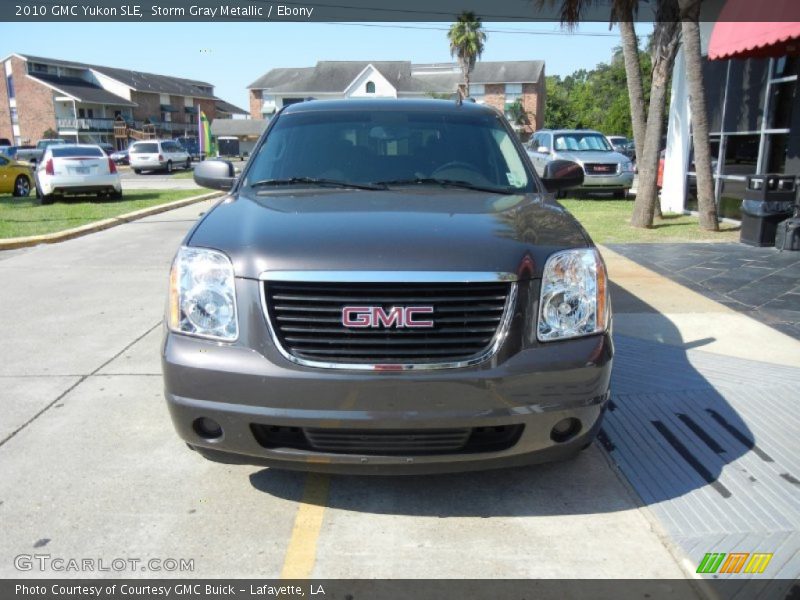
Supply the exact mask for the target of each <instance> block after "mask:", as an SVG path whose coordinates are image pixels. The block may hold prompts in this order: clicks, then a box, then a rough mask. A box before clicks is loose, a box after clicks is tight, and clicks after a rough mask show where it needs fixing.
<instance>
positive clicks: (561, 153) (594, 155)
mask: <svg viewBox="0 0 800 600" xmlns="http://www.w3.org/2000/svg"><path fill="white" fill-rule="evenodd" d="M556 157H557V158H563V159H564V160H571V161H573V162H576V163H578V164H583V163H587V162H589V163H593V162H599V163H624V162H629V161H630V159H629V158H628V157H627V156H625V155H624V154H620V153H619V152H610V151H604V150H582V151H579V152H574V151H572V152H571V151H569V150H556Z"/></svg>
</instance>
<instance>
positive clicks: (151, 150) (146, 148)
mask: <svg viewBox="0 0 800 600" xmlns="http://www.w3.org/2000/svg"><path fill="white" fill-rule="evenodd" d="M157 153H158V144H157V143H156V142H144V143H138V144H134V145H133V146H131V154H157Z"/></svg>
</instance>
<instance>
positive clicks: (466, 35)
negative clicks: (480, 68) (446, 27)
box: [447, 11, 486, 96]
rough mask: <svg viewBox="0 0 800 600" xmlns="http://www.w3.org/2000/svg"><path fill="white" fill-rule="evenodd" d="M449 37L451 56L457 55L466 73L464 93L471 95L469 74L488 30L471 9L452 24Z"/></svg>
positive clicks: (482, 47)
mask: <svg viewBox="0 0 800 600" xmlns="http://www.w3.org/2000/svg"><path fill="white" fill-rule="evenodd" d="M447 39H448V40H449V41H450V56H454V57H456V60H457V61H458V65H459V67H461V72H462V73H463V74H464V93H465V95H466V96H469V75H470V73H471V72H472V69H474V68H475V62H476V61H477V60H478V59H479V58H480V57H481V55H482V54H483V49H484V46H485V45H486V32H484V31H483V24H482V23H481V19H480V17H478V16H476V15H475V13H474V12H471V11H465V12H463V13H461V15H460V16H459V17H458V20H457V21H456V22H455V23H453V24H452V25H451V26H450V31H448V32H447Z"/></svg>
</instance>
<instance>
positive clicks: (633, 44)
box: [538, 0, 680, 227]
mask: <svg viewBox="0 0 800 600" xmlns="http://www.w3.org/2000/svg"><path fill="white" fill-rule="evenodd" d="M558 2H560V3H561V23H562V25H564V26H565V27H567V28H568V29H571V28H574V27H575V26H576V25H577V24H578V23H579V22H580V21H581V18H582V16H583V13H584V12H585V11H586V10H588V9H589V8H591V7H592V6H594V5H597V6H599V7H604V6H607V2H606V1H605V0H538V4H539V7H540V8H542V7H543V6H544V5H546V4H549V5H555V4H556V3H558ZM638 4H639V3H638V1H637V0H611V19H610V22H611V23H612V24H614V23H616V24H617V25H619V29H620V36H621V38H622V52H623V56H624V59H625V74H626V79H627V86H628V99H629V100H630V106H631V125H632V128H633V136H634V140H635V143H636V163H637V166H638V170H639V183H638V186H637V191H636V201H635V202H634V207H633V216H632V218H631V225H633V226H634V227H652V225H653V215H654V213H655V211H656V208H657V204H658V202H657V200H658V187H657V174H658V159H659V150H660V144H661V132H662V128H663V127H662V122H663V120H664V100H665V98H666V93H667V89H666V86H667V84H668V82H669V75H670V73H671V72H672V65H673V64H674V62H675V54H676V52H677V46H678V40H679V33H680V28H679V27H677V26H676V23H677V20H678V19H677V4H676V0H657V1H656V23H655V30H654V32H653V42H654V43H653V48H652V56H653V79H652V82H651V87H650V106H649V109H648V111H647V116H646V117H645V111H644V93H643V88H642V77H641V64H640V63H639V44H638V40H637V38H636V31H635V30H634V27H633V19H634V16H635V13H636V10H637V7H638ZM653 148H655V149H653Z"/></svg>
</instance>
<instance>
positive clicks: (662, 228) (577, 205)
mask: <svg viewBox="0 0 800 600" xmlns="http://www.w3.org/2000/svg"><path fill="white" fill-rule="evenodd" d="M559 202H561V204H563V205H564V206H565V207H566V208H567V210H569V211H570V212H571V213H572V214H573V215H575V218H576V219H578V221H580V222H581V225H583V226H584V227H585V228H586V231H588V232H589V235H591V236H592V239H593V240H594V241H595V243H598V244H624V243H626V242H738V241H739V226H738V225H733V224H730V223H720V225H719V227H720V231H719V232H711V231H703V230H702V229H700V226H699V225H698V222H697V217H692V216H687V215H678V214H665V215H664V218H663V219H656V220H655V221H654V222H653V228H652V229H637V228H635V227H631V226H630V224H629V223H630V219H631V213H632V212H633V202H632V201H631V200H574V199H566V200H559Z"/></svg>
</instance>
